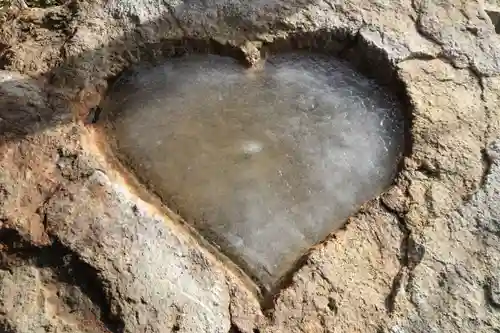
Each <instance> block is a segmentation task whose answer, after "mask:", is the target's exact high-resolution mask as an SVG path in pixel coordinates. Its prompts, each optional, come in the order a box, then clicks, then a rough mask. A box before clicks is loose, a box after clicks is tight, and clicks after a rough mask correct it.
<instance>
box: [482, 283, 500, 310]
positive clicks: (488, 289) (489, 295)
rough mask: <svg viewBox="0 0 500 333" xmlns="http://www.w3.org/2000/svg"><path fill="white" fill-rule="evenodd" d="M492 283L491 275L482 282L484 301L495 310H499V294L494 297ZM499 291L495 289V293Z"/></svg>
mask: <svg viewBox="0 0 500 333" xmlns="http://www.w3.org/2000/svg"><path fill="white" fill-rule="evenodd" d="M493 283H494V278H493V277H488V278H487V279H486V282H485V284H484V287H483V288H484V298H485V300H486V302H487V303H488V304H489V305H490V306H491V307H492V308H494V309H495V310H499V311H500V298H498V297H499V296H500V294H498V296H497V298H495V291H494V290H493V289H494V288H493ZM498 292H500V290H499V291H497V293H498Z"/></svg>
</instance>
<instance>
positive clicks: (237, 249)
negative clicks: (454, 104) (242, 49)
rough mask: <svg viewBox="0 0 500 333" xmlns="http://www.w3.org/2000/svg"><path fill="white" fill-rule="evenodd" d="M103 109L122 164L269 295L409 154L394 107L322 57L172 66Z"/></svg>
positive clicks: (128, 86)
mask: <svg viewBox="0 0 500 333" xmlns="http://www.w3.org/2000/svg"><path fill="white" fill-rule="evenodd" d="M102 110H103V117H102V118H101V120H100V122H99V123H100V124H105V128H106V131H107V133H108V135H109V138H110V141H111V142H113V143H114V144H113V146H114V148H115V149H116V151H117V155H118V156H119V157H120V158H121V160H122V161H123V162H125V163H126V164H127V166H129V167H130V168H132V170H134V172H135V174H136V175H137V176H138V178H139V179H140V180H141V181H143V182H145V183H147V184H148V185H149V186H150V187H151V188H152V189H153V190H154V191H155V192H156V193H158V194H159V195H160V196H161V197H162V199H163V200H164V201H165V203H166V204H167V205H168V206H169V207H170V208H171V209H173V210H175V211H177V212H178V213H179V214H180V215H181V216H182V217H183V218H184V219H185V220H186V221H187V222H188V223H191V224H192V225H194V226H195V227H196V228H197V229H198V230H199V231H200V232H201V234H202V235H204V236H205V237H206V238H207V239H209V240H210V241H211V242H213V243H215V244H217V245H218V246H219V247H221V248H222V251H223V252H224V253H225V254H226V255H228V256H229V257H230V258H232V259H233V260H234V261H236V262H237V263H238V264H239V265H241V266H242V267H244V269H245V270H246V271H247V273H249V274H250V275H251V276H253V277H254V278H256V279H257V280H258V281H259V282H260V284H262V285H263V286H264V287H266V288H270V287H271V286H272V285H273V284H274V283H275V282H276V281H277V280H278V279H279V278H280V277H281V276H282V275H283V274H284V273H285V272H286V271H287V270H288V269H290V268H291V267H292V265H293V263H294V261H295V260H297V259H298V258H299V257H300V255H301V254H302V253H304V251H306V250H307V249H308V248H310V247H311V246H312V245H314V244H315V243H318V242H320V241H321V240H323V239H324V238H325V237H326V236H327V235H328V234H329V233H330V232H332V231H335V230H336V229H338V228H340V227H341V226H342V225H343V224H344V223H345V221H346V218H347V217H348V216H349V215H351V214H353V213H355V212H356V211H357V210H358V209H359V207H360V206H361V205H362V204H363V203H365V202H366V201H368V200H370V199H372V198H373V197H375V196H377V195H378V194H380V193H381V192H382V191H383V190H384V189H386V188H387V186H388V185H390V183H391V180H392V178H393V177H394V175H395V173H396V170H397V164H398V161H399V158H400V156H401V154H402V151H403V141H404V140H403V136H404V133H403V132H404V120H403V116H402V112H401V108H400V106H399V104H398V103H397V102H396V101H395V99H394V98H392V97H391V96H389V95H388V94H387V92H385V91H384V89H382V88H381V87H379V86H377V85H376V84H375V83H374V82H372V81H370V80H368V79H366V78H365V77H363V76H361V75H360V74H357V73H356V72H355V71H354V70H352V69H351V68H350V67H348V66H347V65H346V64H344V63H342V62H340V61H338V60H335V59H331V58H327V57H324V56H321V55H308V54H302V53H296V54H288V55H280V56H274V57H272V58H270V59H268V61H267V62H266V64H265V66H264V67H263V68H261V69H250V70H249V69H245V68H243V67H241V66H240V65H239V64H237V63H236V61H234V60H232V59H230V58H223V57H218V56H189V57H185V58H176V59H172V60H170V61H168V62H166V63H165V64H164V65H162V66H159V67H154V68H151V67H149V68H139V69H136V70H135V71H134V72H128V73H127V74H125V75H124V76H122V78H121V79H120V80H118V81H117V83H116V84H115V86H114V87H113V88H112V89H111V92H110V93H109V94H108V97H107V100H106V101H105V102H104V103H103V105H102Z"/></svg>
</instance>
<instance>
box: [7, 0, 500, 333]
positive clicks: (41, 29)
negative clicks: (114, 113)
mask: <svg viewBox="0 0 500 333" xmlns="http://www.w3.org/2000/svg"><path fill="white" fill-rule="evenodd" d="M492 6H493V4H492V3H489V4H487V5H485V4H484V3H483V2H482V1H467V2H465V1H448V2H443V1H437V0H435V1H434V0H429V1H400V2H394V1H380V0H378V1H375V0H373V1H361V0H349V1H343V2H338V1H320V0H313V1H296V2H294V1H286V2H285V1H279V0H269V1H258V2H250V3H249V2H240V1H238V0H220V1H219V0H217V1H212V2H206V1H173V0H172V1H163V2H158V1H150V0H140V1H117V0H107V1H101V0H93V1H79V0H70V1H67V2H64V3H56V4H55V5H54V6H32V5H28V6H22V5H20V3H18V2H14V1H12V2H11V5H9V6H5V5H4V6H3V7H2V8H1V9H0V20H1V26H2V29H1V30H0V69H2V71H0V224H1V229H0V245H1V250H0V294H1V295H0V296H1V297H0V331H2V332H8V333H28V332H29V333H31V332H113V333H118V332H127V333H137V332H148V333H153V332H158V333H159V332H162V333H163V332H224V333H226V332H234V333H237V332H244V333H255V332H374V333H381V332H387V333H402V332H406V333H410V332H413V333H417V332H491V333H493V332H497V331H498V328H499V327H500V291H499V285H500V281H499V276H500V242H499V239H498V237H499V235H500V222H499V221H500V149H499V147H500V109H499V108H498V103H499V102H500V35H499V34H497V33H496V32H495V26H494V23H495V22H493V21H492V18H491V11H493V10H494V9H492V8H493V7H492ZM299 48H300V49H315V50H321V51H324V52H327V53H328V54H331V55H332V56H338V57H342V58H344V59H347V60H349V61H350V62H352V63H353V64H354V65H355V66H357V67H358V68H359V69H360V71H362V72H364V73H366V74H367V75H370V76H372V77H375V78H376V79H377V80H379V81H380V82H381V83H385V84H389V85H391V86H392V87H393V88H394V89H395V90H396V91H397V92H398V93H399V94H401V96H402V97H403V100H404V101H405V102H406V103H407V105H408V110H409V111H408V117H409V119H410V120H411V128H409V129H408V135H409V139H410V140H411V149H409V150H408V152H407V154H406V157H405V159H404V162H403V163H402V166H401V172H400V173H399V175H398V176H397V178H396V180H395V181H394V185H393V186H392V187H391V188H390V189H389V190H388V191H387V192H386V193H384V194H383V195H381V196H380V197H378V198H374V199H373V200H372V201H370V202H369V203H367V204H366V205H365V206H364V207H363V208H362V209H361V210H360V211H359V212H358V213H356V214H355V215H354V216H351V217H350V218H349V221H348V224H347V226H346V227H345V228H344V229H343V230H340V231H337V232H336V233H335V234H332V235H331V236H329V237H328V238H327V239H326V240H325V241H323V242H322V243H321V244H319V245H317V246H315V247H313V248H312V249H311V250H310V251H309V253H308V255H307V256H306V257H305V258H304V259H303V260H302V261H301V262H300V265H298V266H297V268H296V269H295V271H294V272H293V274H290V275H289V276H287V278H286V279H285V281H284V283H283V284H282V285H280V286H279V288H277V289H276V290H275V291H274V294H273V297H271V298H266V299H262V298H261V297H259V295H258V291H257V289H255V288H254V286H253V285H252V284H251V283H250V282H249V281H246V280H245V278H244V276H242V275H241V274H240V272H239V271H238V270H237V269H236V268H234V267H231V265H230V264H228V263H227V262H225V261H224V260H221V258H220V257H219V256H217V254H216V252H217V251H216V250H215V251H214V249H211V248H210V247H209V246H206V245H205V244H204V243H203V241H202V240H201V239H200V238H199V237H198V236H197V235H196V234H195V233H194V232H192V231H190V230H189V228H187V227H186V226H185V225H184V224H183V223H182V221H181V220H180V219H179V218H176V217H175V216H174V215H172V214H171V213H170V212H168V209H167V208H166V207H163V206H162V205H161V204H159V203H158V202H157V199H155V198H154V197H153V196H148V195H145V194H144V193H146V192H147V191H141V190H140V188H139V187H138V186H135V185H134V184H132V183H133V179H132V178H133V177H132V178H131V177H128V176H127V175H125V174H124V172H123V171H122V170H120V169H119V168H118V167H117V166H116V165H115V164H114V163H112V161H111V160H110V158H109V157H108V156H107V155H106V154H104V152H103V151H102V149H100V145H99V142H98V141H99V140H100V139H102V138H100V137H99V136H98V135H97V133H96V132H95V131H94V129H93V127H92V124H91V123H92V121H91V120H92V117H93V115H94V113H95V111H96V107H97V106H98V104H99V102H100V99H101V97H102V94H103V93H104V92H105V90H106V87H107V86H108V84H109V83H110V82H112V80H113V79H114V78H115V77H116V75H118V74H119V73H120V72H122V71H123V70H124V69H126V68H129V67H130V66H134V65H135V64H138V63H141V64H143V63H146V62H147V63H153V64H154V63H158V62H161V61H165V59H167V58H168V57H170V56H175V55H181V54H185V53H190V52H197V53H200V52H201V53H207V52H211V53H216V54H225V55H231V56H234V57H237V58H239V59H243V60H245V61H246V62H247V63H248V62H250V63H255V62H258V61H259V60H260V59H261V57H265V55H266V53H272V52H274V51H276V50H280V51H283V50H293V49H299Z"/></svg>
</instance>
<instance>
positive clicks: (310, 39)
mask: <svg viewBox="0 0 500 333" xmlns="http://www.w3.org/2000/svg"><path fill="white" fill-rule="evenodd" d="M322 40H325V35H324V32H320V33H309V34H306V35H305V36H304V35H303V34H298V35H295V36H292V37H289V38H284V39H280V40H279V41H276V42H271V43H261V42H250V43H254V44H252V45H254V46H255V45H257V46H256V50H257V52H258V57H257V58H254V60H253V61H252V60H251V59H249V55H248V53H247V52H246V51H245V50H244V48H243V45H240V46H234V45H231V44H229V43H226V44H223V43H220V42H218V41H217V40H214V39H182V40H171V41H166V43H165V47H166V49H167V50H169V51H167V56H163V57H159V58H154V59H151V60H150V61H143V62H140V63H137V64H133V65H131V66H128V67H126V68H125V69H123V70H122V71H120V72H119V73H118V74H117V75H115V76H113V77H111V78H109V79H108V87H112V86H113V85H114V84H116V83H117V82H119V80H120V78H121V77H123V76H127V75H128V74H129V73H130V72H131V71H133V70H134V69H136V68H138V67H139V68H143V67H146V68H147V67H149V66H155V65H157V64H159V63H163V62H166V61H168V60H169V59H171V58H177V57H182V56H186V55H190V54H198V55H205V54H206V55H217V56H224V57H230V58H233V59H235V60H237V61H238V62H239V63H240V64H241V65H242V66H244V67H247V68H251V67H254V66H259V64H260V63H261V62H262V61H265V60H266V59H265V58H266V57H267V56H268V55H282V54H287V53H293V52H296V51H302V52H303V51H307V52H310V53H319V54H323V55H327V56H331V57H333V58H335V59H338V60H341V61H344V62H346V63H347V64H348V65H349V66H350V67H352V68H354V69H355V70H357V71H358V72H360V73H361V74H363V75H365V76H367V77H368V78H370V79H374V80H375V81H376V82H377V83H378V84H380V85H381V86H382V87H383V88H385V89H387V91H388V92H389V93H391V94H393V95H394V96H395V97H396V99H397V100H398V102H400V106H401V109H400V111H401V113H402V118H403V122H404V131H403V132H404V138H403V142H402V145H403V150H402V156H401V158H400V160H399V164H398V166H397V171H396V172H395V176H394V177H393V181H392V182H391V185H390V186H388V187H387V188H386V189H385V190H384V191H383V192H382V193H380V194H379V195H378V196H376V197H374V198H372V199H371V200H369V201H368V202H366V203H364V204H363V205H362V206H361V207H360V208H359V209H358V210H357V211H356V212H355V213H354V214H352V215H351V216H349V217H348V218H347V221H346V223H345V224H344V225H343V226H342V227H341V228H340V229H338V230H337V231H335V232H334V233H331V234H330V235H329V236H328V237H326V238H325V239H323V240H321V241H320V242H318V243H317V244H314V245H313V246H311V247H310V248H309V249H308V250H307V251H306V252H305V253H303V254H302V255H301V256H300V257H298V258H297V260H296V262H295V264H294V265H293V267H292V268H291V269H290V270H289V271H288V272H287V273H286V274H284V275H283V276H282V277H281V278H280V280H279V281H278V283H276V285H275V286H273V287H272V288H271V289H270V290H267V289H266V288H265V287H264V286H263V285H261V284H260V283H259V282H258V280H257V279H256V278H255V277H253V276H250V275H249V273H248V270H246V269H245V267H244V266H245V265H242V263H241V262H240V261H239V260H235V258H232V257H230V256H228V255H227V254H225V253H223V251H222V250H221V248H220V247H219V246H218V245H217V244H213V243H212V242H210V241H209V240H207V239H205V237H203V236H202V235H201V234H200V233H199V232H198V231H197V230H196V229H195V227H194V226H192V225H190V224H189V223H188V222H187V221H185V220H184V219H183V218H182V217H181V216H180V215H179V214H177V213H175V212H173V211H172V210H171V209H170V208H169V207H168V206H167V204H166V203H164V202H163V201H162V199H161V197H160V195H159V194H158V192H156V191H155V190H154V188H153V187H152V186H151V185H150V184H147V182H144V181H142V180H141V179H139V177H138V176H137V175H136V174H135V172H134V171H133V170H131V168H129V167H128V163H127V162H126V158H124V157H123V156H118V155H117V151H118V150H117V149H114V148H113V145H114V144H115V142H114V140H112V139H111V140H109V135H108V134H107V133H106V132H108V131H107V130H106V129H105V127H107V126H109V125H110V122H103V119H100V118H101V117H102V118H104V119H105V118H106V117H107V116H108V115H107V114H106V113H105V111H104V112H103V111H101V110H103V109H105V107H106V95H107V92H106V93H105V94H104V96H103V102H101V104H100V105H99V106H98V108H97V110H98V112H97V113H96V114H95V115H94V118H93V119H92V120H91V122H92V123H98V124H101V125H93V126H92V127H93V128H94V133H95V135H96V138H98V147H99V148H100V150H101V151H102V152H103V154H104V155H105V158H106V160H107V161H108V162H109V164H110V165H111V166H113V167H114V168H115V170H117V171H118V172H119V173H120V174H121V175H122V176H123V177H124V178H125V179H126V180H127V183H128V184H130V185H131V186H132V188H133V190H134V191H136V194H137V195H138V196H139V197H140V198H141V199H143V200H145V201H148V202H150V203H152V204H154V205H155V206H157V207H159V208H160V207H161V209H162V210H163V211H164V212H165V214H166V215H167V216H168V217H169V218H170V219H171V220H172V222H174V223H175V224H178V225H179V226H181V229H182V230H183V231H185V232H188V233H189V234H190V235H192V236H194V238H195V240H196V241H197V242H199V244H198V245H200V246H202V247H203V248H205V249H207V250H209V251H210V252H211V253H212V254H213V255H214V256H215V257H216V258H217V259H219V260H220V261H221V262H222V264H223V265H224V266H225V267H226V268H227V269H229V270H230V271H232V272H233V273H235V274H236V275H237V276H238V277H239V278H240V279H241V280H242V282H243V283H244V284H245V285H246V287H247V288H248V289H250V290H251V291H252V292H253V293H254V294H255V295H256V296H257V298H258V299H259V300H260V301H261V305H262V308H263V309H271V308H272V307H273V303H274V302H273V299H274V298H275V296H276V295H277V294H278V293H279V292H280V291H281V290H283V289H284V288H286V286H287V285H289V284H290V283H291V282H292V279H293V276H294V275H295V273H296V272H297V271H298V270H300V268H301V267H302V266H303V265H304V264H305V263H306V262H307V260H308V258H309V255H310V253H311V251H313V250H314V249H316V248H317V247H318V246H321V244H323V243H325V242H327V241H328V240H329V239H331V238H332V237H336V236H335V235H337V234H338V233H341V232H343V231H344V230H346V229H347V228H348V227H349V224H350V221H351V219H352V218H354V217H355V216H357V215H358V214H359V213H360V212H363V213H364V214H370V206H372V205H373V203H374V202H375V201H377V200H379V198H380V197H381V196H383V195H384V194H385V193H387V192H388V191H389V190H390V189H391V188H392V187H393V186H394V185H395V182H396V180H397V178H398V176H399V174H400V172H401V171H402V170H403V169H404V163H403V161H404V159H405V157H408V156H410V155H411V146H412V145H411V136H410V126H411V112H410V110H411V107H410V104H409V102H408V98H407V95H406V92H405V87H404V85H403V84H402V83H401V82H402V81H401V80H399V77H398V75H397V71H396V68H395V66H393V65H390V66H389V67H386V68H384V69H385V70H386V71H385V75H387V76H386V77H383V78H381V79H380V78H378V76H379V74H377V73H376V72H371V71H370V69H371V68H374V67H377V66H366V64H365V63H364V60H363V58H365V57H367V53H366V52H364V53H363V52H359V54H361V57H360V58H358V59H355V58H352V57H349V55H350V54H351V53H352V51H350V50H351V49H356V47H355V46H352V47H351V48H342V50H340V52H333V51H332V49H331V48H330V47H329V46H328V44H325V45H323V46H322V47H318V46H317V45H318V44H320V45H321V43H319V42H320V41H322ZM330 41H332V42H334V40H333V39H330ZM247 44H248V42H247ZM179 45H184V47H179ZM245 45H246V44H245ZM376 50H377V51H380V52H381V50H379V49H376ZM354 53H356V52H354ZM254 55H255V54H254ZM381 59H382V60H381ZM372 60H374V61H375V62H379V63H380V62H382V63H386V64H387V63H390V62H386V61H384V60H383V58H380V57H376V59H372ZM371 62H373V61H371ZM101 113H102V114H101ZM103 123H105V125H104V126H103V125H102V124H103ZM111 123H112V122H111Z"/></svg>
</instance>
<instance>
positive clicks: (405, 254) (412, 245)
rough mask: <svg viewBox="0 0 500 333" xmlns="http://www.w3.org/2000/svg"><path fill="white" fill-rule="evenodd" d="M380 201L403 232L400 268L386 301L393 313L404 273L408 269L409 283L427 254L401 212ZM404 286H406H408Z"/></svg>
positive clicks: (388, 308)
mask: <svg viewBox="0 0 500 333" xmlns="http://www.w3.org/2000/svg"><path fill="white" fill-rule="evenodd" d="M380 202H381V204H382V207H384V208H385V210H386V211H387V212H388V213H390V214H391V215H392V216H394V217H395V218H396V219H397V221H398V227H399V230H400V231H401V233H402V239H401V244H400V256H399V263H400V268H399V271H398V273H397V274H396V276H395V277H394V278H393V282H392V285H391V288H390V292H389V294H388V295H387V297H386V299H385V302H384V303H385V307H386V311H387V313H388V314H392V313H393V312H394V310H395V306H396V304H395V301H396V297H397V295H398V293H399V291H400V290H401V288H402V287H403V286H402V280H403V277H404V275H405V274H404V273H405V271H406V273H407V274H408V283H410V281H411V279H412V272H413V270H414V269H415V268H416V267H417V266H418V265H419V264H420V262H421V261H422V259H423V257H424V255H425V247H424V246H423V245H421V244H418V243H417V242H416V241H415V240H414V238H413V236H412V230H411V228H409V227H408V225H407V223H406V220H405V218H404V217H403V216H402V215H401V214H399V213H397V212H394V211H393V210H392V209H391V208H390V207H388V206H387V205H386V204H385V203H384V201H383V200H381V201H380ZM404 287H405V288H406V286H404Z"/></svg>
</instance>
